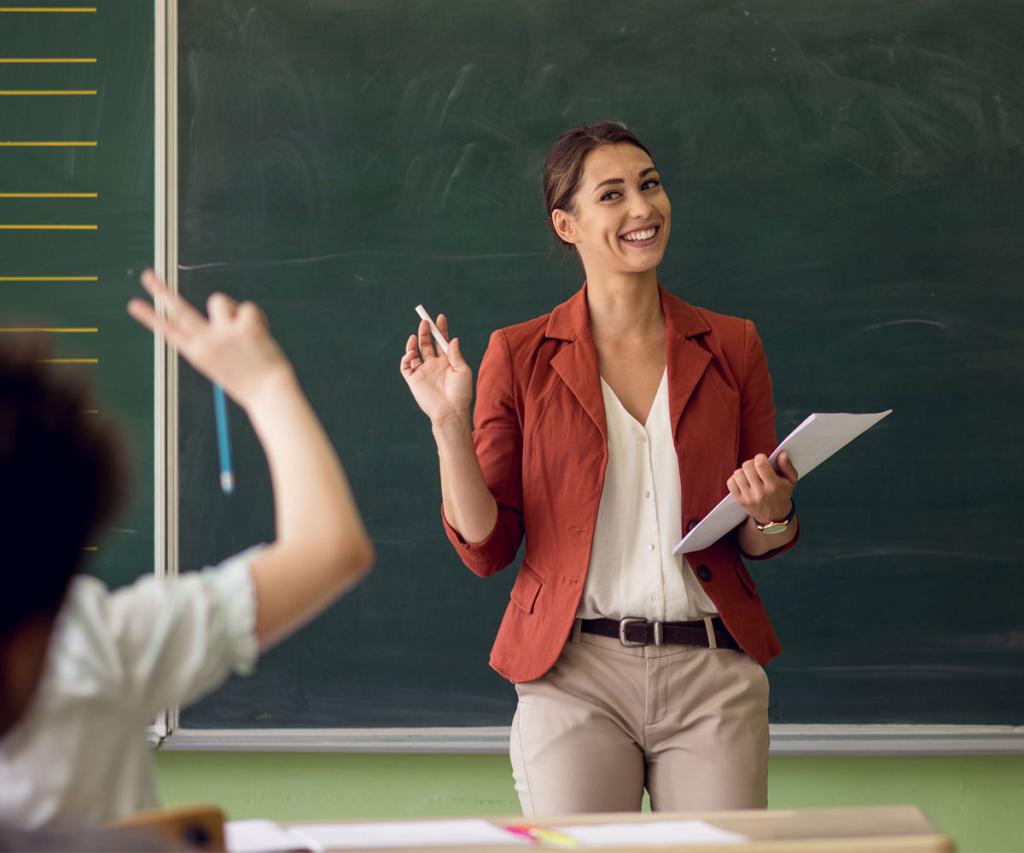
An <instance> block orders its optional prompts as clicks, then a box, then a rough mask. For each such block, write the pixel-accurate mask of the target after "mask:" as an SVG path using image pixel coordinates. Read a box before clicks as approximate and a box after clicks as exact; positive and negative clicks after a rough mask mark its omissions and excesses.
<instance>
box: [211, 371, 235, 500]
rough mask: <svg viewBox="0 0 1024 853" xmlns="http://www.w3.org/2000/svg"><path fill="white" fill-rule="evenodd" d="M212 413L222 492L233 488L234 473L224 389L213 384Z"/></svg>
mask: <svg viewBox="0 0 1024 853" xmlns="http://www.w3.org/2000/svg"><path fill="white" fill-rule="evenodd" d="M213 414H214V417H215V418H216V420H217V449H218V451H219V452H220V487H221V489H222V490H223V492H224V494H226V495H230V494H231V493H232V492H233V491H234V490H235V475H234V472H233V471H232V470H231V438H230V436H229V435H228V406H227V401H226V400H225V399H224V389H223V388H221V387H220V385H217V384H214V386H213Z"/></svg>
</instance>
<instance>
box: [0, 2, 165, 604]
mask: <svg viewBox="0 0 1024 853" xmlns="http://www.w3.org/2000/svg"><path fill="white" fill-rule="evenodd" d="M0 7H2V8H5V9H8V10H9V11H3V12H0V327H2V328H3V331H0V335H3V336H4V337H11V336H13V335H24V334H26V333H25V332H22V331H12V330H20V329H36V328H43V329H61V330H66V331H59V332H55V333H53V334H52V335H51V337H52V348H53V357H54V358H55V359H59V360H60V363H57V364H54V366H53V369H54V370H56V371H60V372H62V373H67V374H70V375H71V376H72V377H74V378H76V379H77V378H80V379H81V380H83V381H89V382H91V383H92V384H93V386H94V387H95V388H96V390H97V392H98V400H97V404H96V405H97V411H98V412H99V413H100V415H101V416H109V417H112V418H113V419H116V420H117V421H119V423H120V424H121V426H122V432H123V435H124V438H125V441H126V445H127V447H128V451H129V454H130V457H131V463H132V469H133V483H132V490H131V493H132V498H133V499H132V501H131V503H130V505H129V506H128V507H127V509H126V510H125V511H124V512H123V513H122V514H121V517H120V518H118V519H117V520H116V521H115V522H114V525H113V526H112V527H110V528H109V529H106V530H103V531H100V534H99V536H98V537H97V539H96V540H95V542H92V543H91V544H90V546H89V548H90V552H89V553H88V555H87V558H88V566H89V568H90V569H91V570H93V571H95V572H96V573H97V574H99V575H100V576H101V577H103V578H104V579H105V580H107V581H108V582H109V583H111V584H114V585H118V584H121V583H124V582H126V581H129V580H131V579H133V578H135V577H136V576H137V575H139V574H142V573H144V572H151V571H152V570H153V552H154V548H153V529H154V528H153V446H154V445H153V433H154V431H153V386H154V381H153V373H154V371H153V341H152V338H151V337H150V336H149V335H148V334H146V333H144V332H143V331H142V330H140V329H139V328H138V326H137V325H136V324H135V322H134V321H133V320H132V319H130V318H129V317H128V315H127V314H126V313H125V303H126V302H127V301H128V298H129V296H130V295H133V294H134V290H135V289H136V288H138V284H137V281H138V275H139V273H140V272H141V271H142V269H143V268H144V267H145V266H147V265H149V264H151V263H152V262H153V261H152V257H153V6H152V4H146V3H139V2H135V3H125V2H119V0H91V2H88V3H74V2H72V3H55V2H53V0H44V2H42V3H33V4H15V3H3V4H0ZM45 9H55V10H56V11H41V10H45ZM19 10H20V11H19ZM58 487H59V484H58Z"/></svg>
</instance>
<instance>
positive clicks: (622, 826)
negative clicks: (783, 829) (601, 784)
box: [557, 820, 747, 850]
mask: <svg viewBox="0 0 1024 853" xmlns="http://www.w3.org/2000/svg"><path fill="white" fill-rule="evenodd" d="M557 831H558V832H562V833H564V834H565V835H568V836H570V837H571V838H572V839H573V840H574V841H575V842H576V843H577V844H578V845H579V846H580V847H622V848H624V849H628V850H632V849H633V848H634V847H668V846H673V847H676V846H679V845H683V844H742V843H743V842H744V841H746V840H747V837H746V836H745V835H740V834H739V833H738V832H730V831H729V830H726V829H719V828H718V827H717V826H712V825H711V824H710V823H708V822H707V821H704V820H656V821H650V822H643V823H594V824H584V825H581V826H562V827H558V830H557Z"/></svg>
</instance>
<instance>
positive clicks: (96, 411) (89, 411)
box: [82, 409, 100, 415]
mask: <svg viewBox="0 0 1024 853" xmlns="http://www.w3.org/2000/svg"><path fill="white" fill-rule="evenodd" d="M82 413H83V414H86V415H98V414H99V413H100V410H99V409H83V410H82Z"/></svg>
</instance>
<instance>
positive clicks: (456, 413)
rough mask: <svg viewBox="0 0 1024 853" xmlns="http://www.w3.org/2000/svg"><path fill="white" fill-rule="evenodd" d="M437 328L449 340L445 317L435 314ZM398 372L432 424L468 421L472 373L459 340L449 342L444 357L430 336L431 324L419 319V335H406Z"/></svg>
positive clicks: (471, 395) (471, 394) (471, 392)
mask: <svg viewBox="0 0 1024 853" xmlns="http://www.w3.org/2000/svg"><path fill="white" fill-rule="evenodd" d="M437 328H438V329H439V330H440V332H441V334H442V335H444V337H445V338H448V318H447V317H445V316H444V314H439V315H438V317H437ZM399 369H400V370H401V371H402V376H403V377H405V381H406V384H408V386H409V390H410V391H412V395H413V397H414V398H415V399H416V403H417V404H418V405H419V407H420V408H421V409H422V410H423V413H424V414H425V415H426V416H427V417H428V418H430V421H431V423H433V424H440V423H443V422H444V421H446V420H447V419H449V418H458V419H459V420H461V421H463V422H464V423H468V422H469V403H470V401H471V400H472V399H473V370H472V368H471V367H470V366H469V365H468V364H467V363H466V359H464V358H463V357H462V346H461V344H460V342H459V339H458V338H451V339H450V340H449V341H448V354H447V355H445V354H444V353H443V352H442V353H438V352H436V351H435V350H434V341H433V339H432V338H431V336H430V324H429V323H428V322H427V321H426V320H420V328H419V336H418V337H417V336H416V335H409V340H408V341H406V344H405V355H404V356H402V362H401V364H400V366H399Z"/></svg>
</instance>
